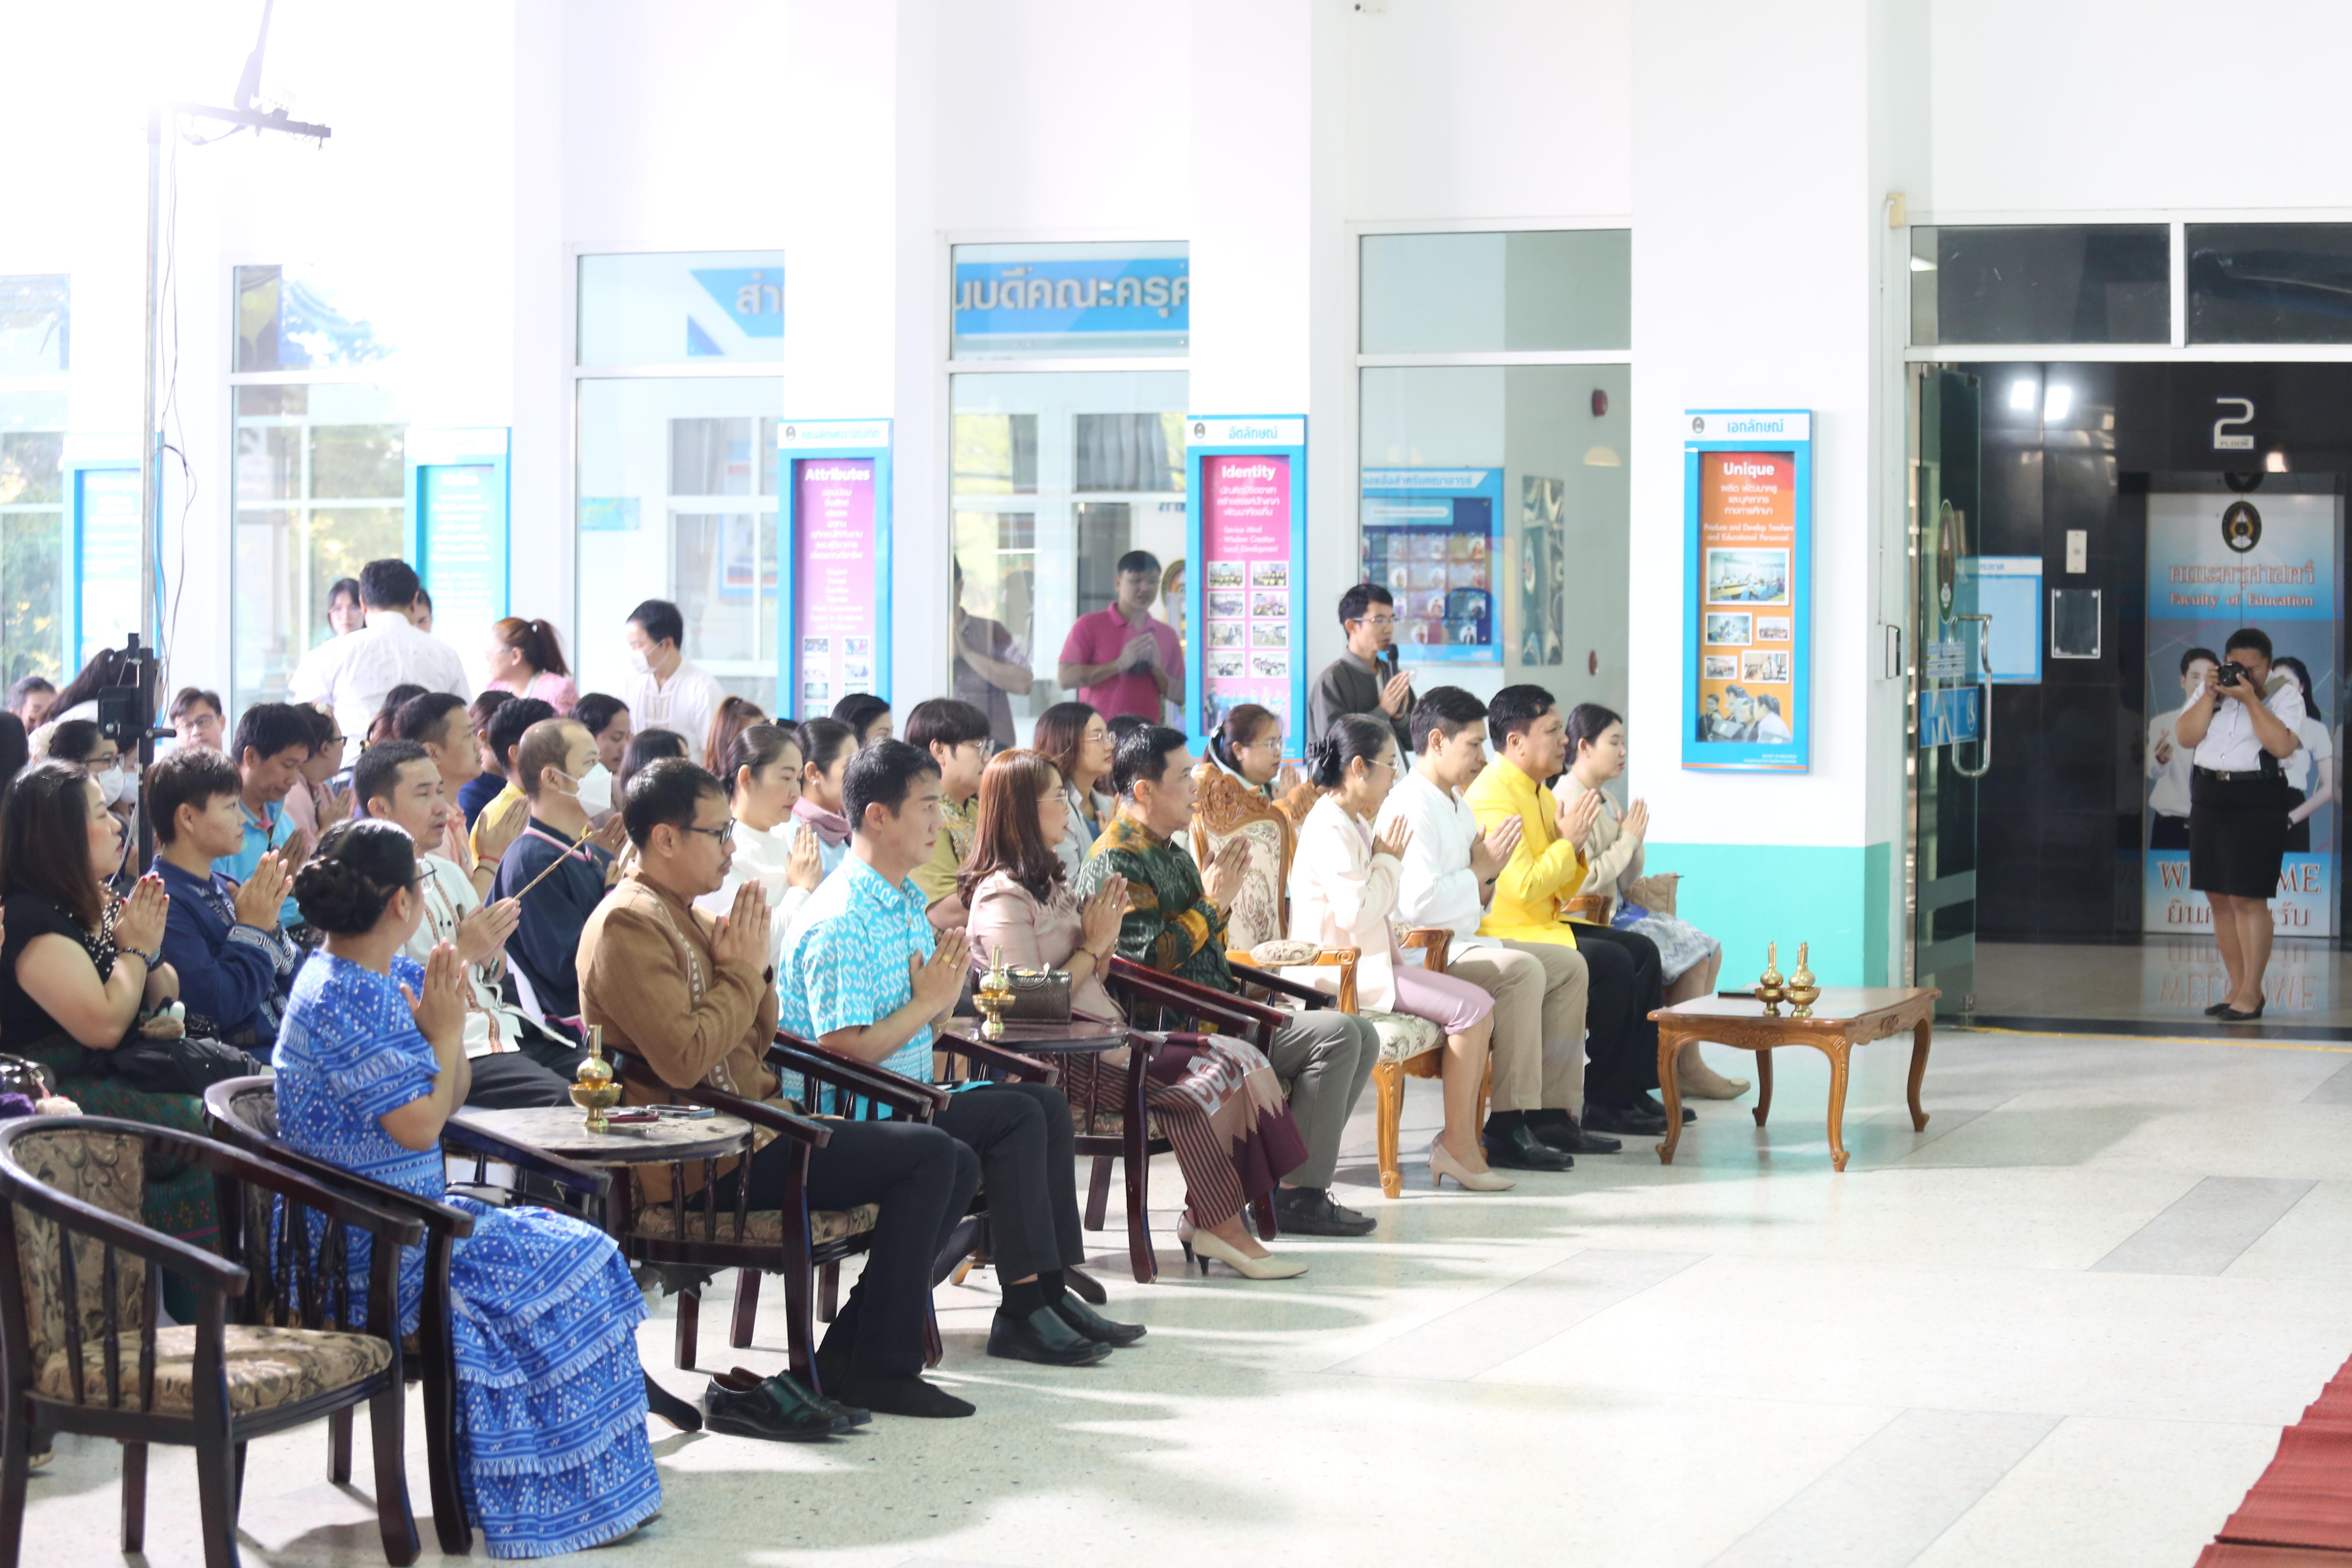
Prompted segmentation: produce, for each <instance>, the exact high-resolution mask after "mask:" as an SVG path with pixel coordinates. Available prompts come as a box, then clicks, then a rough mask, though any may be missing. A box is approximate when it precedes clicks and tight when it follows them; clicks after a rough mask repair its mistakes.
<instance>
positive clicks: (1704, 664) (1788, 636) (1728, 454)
mask: <svg viewBox="0 0 2352 1568" xmlns="http://www.w3.org/2000/svg"><path fill="white" fill-rule="evenodd" d="M1812 445H1813V444H1812V416H1811V413H1810V412H1809V411H1807V410H1804V409H1801V408H1798V409H1790V408H1774V409H1723V408H1691V409H1685V410H1684V412H1683V496H1684V501H1683V508H1684V550H1683V561H1684V565H1683V571H1684V581H1685V590H1684V616H1685V645H1686V653H1687V657H1686V663H1687V666H1688V668H1687V672H1686V674H1685V679H1684V689H1685V692H1686V693H1687V694H1688V695H1687V700H1686V705H1685V710H1684V714H1683V766H1685V767H1686V768H1732V769H1747V770H1752V771H1764V772H1781V773H1801V772H1803V771H1804V770H1805V768H1806V767H1807V766H1808V765H1809V760H1810V758H1811V743H1810V737H1811V728H1812V712H1811V686H1810V684H1809V678H1810V674H1811V671H1810V668H1809V667H1810V664H1811V652H1812V646H1811V645H1812V637H1811V611H1812V531H1813V530H1812V499H1813V498H1812V481H1813V458H1812Z"/></svg>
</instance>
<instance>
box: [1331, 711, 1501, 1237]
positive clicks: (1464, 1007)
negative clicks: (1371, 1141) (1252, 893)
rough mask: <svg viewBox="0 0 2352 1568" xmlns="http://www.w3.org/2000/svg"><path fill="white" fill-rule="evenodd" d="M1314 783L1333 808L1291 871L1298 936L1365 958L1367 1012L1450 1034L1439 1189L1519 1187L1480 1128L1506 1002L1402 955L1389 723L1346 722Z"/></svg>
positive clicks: (1399, 827) (1339, 725)
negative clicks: (1381, 826)
mask: <svg viewBox="0 0 2352 1568" xmlns="http://www.w3.org/2000/svg"><path fill="white" fill-rule="evenodd" d="M1396 780H1397V745H1396V732H1395V731H1393V730H1391V728H1390V727H1389V726H1388V725H1387V724H1386V723H1384V722H1382V721H1380V720H1375V719H1370V718H1367V717H1365V716H1364V715H1363V714H1360V713H1348V714H1342V715H1341V716H1340V717H1339V718H1337V719H1334V720H1333V721H1331V728H1330V730H1329V731H1328V733H1327V734H1325V735H1324V737H1323V738H1322V739H1321V740H1319V741H1310V742H1307V782H1308V783H1310V784H1314V785H1315V787H1316V788H1317V789H1318V790H1320V791H1322V798H1321V799H1319V800H1318V801H1317V802H1316V803H1315V806H1314V809H1313V810H1311V811H1309V812H1308V813H1307V820H1306V821H1305V822H1303V823H1301V824H1300V825H1299V828H1298V849H1297V853H1296V855H1294V856H1293V858H1292V859H1291V862H1290V932H1289V934H1290V936H1291V939H1292V940H1293V941H1297V942H1313V943H1315V944H1316V945H1317V946H1318V947H1352V948H1354V949H1356V950H1357V954H1358V956H1357V959H1356V1000H1357V1003H1358V1005H1360V1006H1363V1007H1367V1008H1370V1009H1372V1010H1374V1011H1376V1012H1383V1013H1404V1014H1409V1015H1410V1016H1413V1017H1416V1018H1426V1019H1428V1020H1429V1021H1430V1022H1431V1023H1433V1024H1435V1025H1436V1026H1438V1027H1439V1028H1440V1029H1442V1030H1444V1032H1445V1058H1444V1062H1443V1063H1442V1064H1441V1066H1440V1071H1439V1076H1440V1079H1441V1080H1442V1082H1443V1084H1444V1101H1445V1127H1444V1131H1441V1132H1440V1133H1439V1134H1438V1135H1437V1137H1436V1138H1435V1139H1433V1141H1432V1142H1431V1143H1430V1145H1429V1173H1430V1179H1431V1181H1432V1182H1436V1181H1439V1180H1441V1179H1442V1178H1444V1177H1446V1176H1451V1177H1453V1178H1454V1180H1455V1181H1456V1182H1458V1183H1460V1184H1462V1186H1463V1187H1465V1189H1467V1190H1468V1191H1471V1192H1474V1193H1499V1192H1503V1191H1505V1190H1507V1189H1508V1188H1509V1187H1511V1186H1512V1185H1513V1182H1512V1181H1511V1179H1510V1178H1509V1177H1508V1176H1499V1175H1496V1173H1494V1172H1493V1171H1492V1170H1490V1169H1489V1168H1488V1167H1487V1164H1486V1144H1485V1142H1484V1141H1483V1140H1482V1139H1481V1138H1480V1136H1479V1132H1480V1129H1479V1126H1478V1089H1479V1086H1480V1085H1481V1084H1482V1083H1483V1082H1484V1081H1485V1080H1486V1048H1487V1046H1488V1044H1489V1043H1490V1041H1491V1040H1492V1038H1493V1035H1494V1011H1495V999H1494V998H1493V997H1492V996H1489V995H1487V994H1486V992H1484V991H1482V990H1480V989H1479V988H1478V987H1477V986H1475V985H1473V984H1470V982H1468V981H1466V980H1457V979H1455V978H1454V976H1453V975H1450V974H1433V973H1430V972H1429V971H1427V970H1425V969H1422V968H1419V967H1415V966H1409V965H1407V964H1406V963H1405V962H1404V955H1403V953H1402V952H1401V951H1400V950H1399V949H1398V947H1397V942H1396V929H1395V926H1394V924H1393V922H1392V921H1391V917H1392V916H1393V915H1394V914H1395V913H1396V907H1397V892H1398V886H1399V880H1400V876H1401V873H1402V870H1403V865H1404V862H1403V856H1404V851H1405V848H1406V847H1407V846H1408V845H1409V844H1411V843H1412V829H1411V828H1410V827H1407V826H1404V824H1402V822H1398V823H1392V824H1391V825H1390V826H1389V827H1388V828H1387V829H1386V830H1385V832H1384V833H1383V834H1381V835H1380V836H1377V837H1376V836H1375V835H1374V833H1373V831H1372V823H1373V820H1374V819H1375V818H1376V817H1378V816H1380V810H1381V802H1382V801H1384V800H1386V799H1387V798H1388V795H1389V790H1390V788H1391V786H1393V785H1394V784H1395V783H1396ZM1286 974H1288V975H1289V976H1290V977H1292V978H1294V979H1297V980H1302V981H1305V982H1306V983H1307V984H1310V985H1315V986H1318V988H1321V989H1324V990H1337V989H1338V987H1339V978H1338V976H1339V971H1338V970H1336V969H1330V968H1315V969H1306V968H1299V969H1291V970H1287V971H1286Z"/></svg>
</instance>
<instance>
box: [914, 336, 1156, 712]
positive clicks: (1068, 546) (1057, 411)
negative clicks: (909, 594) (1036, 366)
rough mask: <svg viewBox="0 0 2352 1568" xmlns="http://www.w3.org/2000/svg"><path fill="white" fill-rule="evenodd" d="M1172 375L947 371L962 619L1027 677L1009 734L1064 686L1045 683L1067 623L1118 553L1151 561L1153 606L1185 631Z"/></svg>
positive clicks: (1104, 594) (1104, 596)
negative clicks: (1156, 575) (1006, 646)
mask: <svg viewBox="0 0 2352 1568" xmlns="http://www.w3.org/2000/svg"><path fill="white" fill-rule="evenodd" d="M1188 382H1189V377H1188V376H1187V375H1186V374H1185V373H1184V372H1182V371H1057V372H1052V373H1045V372H1036V373H1005V374H964V375H958V376H956V377H954V378H953V403H954V419H953V427H952V430H951V433H950V442H951V463H950V473H951V479H950V497H949V502H948V504H949V508H950V511H951V513H952V516H953V523H954V538H955V553H956V560H957V562H958V563H959V564H960V565H961V567H962V569H963V609H964V613H965V614H966V616H970V617H972V618H974V619H977V620H982V621H993V622H996V623H997V624H999V625H1001V626H1003V627H1004V629H1005V631H1006V633H1007V634H1009V637H1010V638H1011V644H1010V647H1011V651H1010V652H1009V654H1008V655H1007V656H1006V657H1007V658H1008V659H1009V661H1010V662H1013V663H1016V664H1026V665H1027V666H1028V667H1029V668H1030V671H1031V673H1032V675H1033V676H1034V680H1033V682H1032V684H1031V686H1030V688H1029V689H1028V690H1027V691H1026V692H1012V693H1009V694H1008V695H1009V697H1010V699H1011V702H1012V709H1013V726H1014V731H1015V733H1016V735H1017V736H1018V737H1019V738H1020V739H1021V740H1023V741H1026V740H1027V738H1028V736H1029V732H1030V730H1031V728H1032V726H1033V724H1034V721H1035V719H1036V717H1037V715H1038V714H1040V713H1042V712H1044V711H1045V710H1046V709H1047V708H1050V707H1052V706H1053V705H1054V704H1055V703H1056V702H1061V701H1065V700H1068V699H1069V698H1071V697H1072V696H1074V695H1076V694H1075V693H1073V692H1068V691H1065V690H1063V689H1062V688H1061V687H1060V686H1059V685H1058V684H1056V683H1055V679H1054V677H1055V666H1056V663H1057V662H1058V660H1059V658H1060V655H1061V651H1062V644H1063V643H1064V642H1065V641H1066V639H1067V638H1068V637H1069V635H1070V626H1071V624H1072V623H1073V622H1075V621H1076V619H1077V618H1078V617H1079V616H1083V615H1086V614H1087V613H1089V612H1091V611H1095V610H1099V609H1102V608H1104V607H1106V606H1108V605H1109V604H1110V602H1111V599H1112V597H1113V595H1114V591H1115V590H1114V584H1113V577H1114V576H1115V571H1114V569H1115V567H1116V566H1117V563H1118V558H1119V557H1120V556H1121V555H1124V554H1125V553H1127V552H1129V551H1130V550H1148V551H1150V552H1152V553H1153V554H1154V555H1157V556H1158V557H1159V558H1160V562H1161V563H1162V567H1163V578H1162V588H1163V591H1162V595H1161V599H1160V604H1159V605H1157V606H1156V607H1155V609H1154V611H1153V613H1154V614H1155V615H1158V616H1160V618H1161V619H1163V620H1166V621H1169V622H1170V623H1171V624H1172V625H1173V626H1175V627H1176V633H1177V636H1178V637H1180V638H1181V637H1183V635H1184V611H1183V604H1182V601H1181V596H1180V595H1181V578H1180V577H1179V576H1178V574H1177V573H1176V571H1175V567H1176V566H1177V564H1178V563H1180V562H1181V560H1182V559H1183V555H1184V548H1185V544H1184V395H1185V388H1186V385H1187V384H1188Z"/></svg>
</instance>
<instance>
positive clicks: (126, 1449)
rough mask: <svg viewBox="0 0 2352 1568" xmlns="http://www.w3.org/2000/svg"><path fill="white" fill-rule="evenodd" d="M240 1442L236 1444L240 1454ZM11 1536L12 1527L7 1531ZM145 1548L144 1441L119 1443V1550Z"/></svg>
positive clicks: (129, 1550)
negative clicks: (120, 1507) (120, 1521)
mask: <svg viewBox="0 0 2352 1568" xmlns="http://www.w3.org/2000/svg"><path fill="white" fill-rule="evenodd" d="M237 1447H238V1451H239V1453H240V1454H242V1453H243V1450H244V1447H245V1446H244V1445H243V1444H241V1443H240V1444H239V1445H237ZM10 1534H11V1536H12V1537H13V1536H14V1534H15V1531H14V1530H13V1529H11V1531H10ZM146 1549H147V1445H146V1444H144V1443H125V1444H123V1445H122V1554H123V1555H124V1556H125V1557H128V1556H130V1555H131V1553H132V1552H144V1551H145V1550H146Z"/></svg>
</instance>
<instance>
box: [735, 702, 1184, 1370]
mask: <svg viewBox="0 0 2352 1568" xmlns="http://www.w3.org/2000/svg"><path fill="white" fill-rule="evenodd" d="M842 791H843V798H844V808H845V811H846V813H847V815H848V817H849V823H850V834H851V837H850V841H849V858H847V859H845V860H844V861H843V862H842V864H841V868H840V869H839V870H837V871H835V873H834V874H833V875H832V876H831V877H829V878H827V879H825V882H824V886H823V887H821V888H819V889H817V891H816V896H815V897H814V898H812V899H811V900H809V901H808V905H807V907H806V908H805V909H804V910H803V911H802V919H801V929H800V931H799V932H798V933H797V934H796V935H795V936H794V937H793V940H792V941H791V942H787V943H785V945H784V956H783V962H782V967H781V970H780V973H779V974H778V976H777V980H778V985H779V988H780V990H781V992H782V997H783V1006H782V1025H783V1026H784V1028H785V1029H787V1030H788V1031H790V1032H791V1033H793V1034H795V1035H799V1036H801V1037H803V1038H805V1039H811V1040H814V1041H816V1042H817V1043H818V1044H820V1045H822V1046H824V1047H826V1048H827V1049H830V1050H835V1051H840V1052H843V1053H845V1054H846V1055H849V1056H852V1057H856V1058H858V1059H859V1060H861V1061H866V1062H871V1063H874V1064H876V1065H877V1066H879V1067H882V1068H887V1069H888V1070H889V1071H891V1072H895V1073H898V1075H900V1076H901V1077H904V1078H911V1079H917V1080H919V1081H921V1082H925V1083H928V1082H929V1081H930V1079H931V1044H932V1039H933V1036H934V1032H935V1031H936V1029H937V1028H938V1027H939V1026H940V1023H941V1022H942V1021H944V1020H945V1019H946V1017H947V1016H948V1014H949V1013H950V1011H951V1010H952V1009H953V1008H954V1006H955V1004H956V998H957V997H958V996H959V995H960V994H961V991H962V988H963V977H964V972H965V969H966V967H967V965H968V963H969V962H970V948H969V945H968V943H967V942H966V940H965V934H964V932H963V931H961V930H957V929H952V928H951V929H949V930H946V931H934V930H933V927H932V924H931V922H930V921H929V919H928V918H926V916H925V913H924V910H925V908H926V906H927V905H928V904H929V899H927V898H926V897H925V895H924V893H923V891H922V889H920V888H919V887H917V886H916V884H915V882H914V880H913V879H912V873H913V872H914V870H915V868H917V867H919V866H921V865H922V864H923V863H924V862H925V861H927V860H928V859H929V858H930V855H931V850H932V847H933V846H934V845H935V844H936V843H937V842H938V840H939V837H940V831H941V823H942V816H943V813H942V800H943V797H944V787H943V785H942V784H941V782H940V763H939V762H938V761H937V760H935V759H934V758H933V757H932V756H931V755H929V754H928V753H926V752H920V751H918V750H916V749H915V748H914V747H913V746H910V745H908V744H907V743H906V742H901V741H883V742H877V743H876V744H874V745H872V746H869V747H867V748H866V750H864V751H862V752H858V753H857V756H856V758H855V759H854V760H853V761H852V762H851V763H850V764H849V772H848V773H847V775H846V777H845V779H844V781H843V784H842ZM755 896H756V894H755ZM954 1088H955V1090H956V1092H955V1093H954V1095H953V1096H952V1097H951V1098H950V1100H949V1101H948V1104H947V1107H946V1109H944V1110H941V1111H940V1113H939V1114H938V1115H937V1116H936V1117H934V1118H933V1119H932V1124H933V1125H934V1126H936V1127H938V1128H939V1129H940V1131H944V1132H946V1133H948V1134H950V1136H951V1137H953V1138H955V1139H956V1140H957V1141H958V1142H961V1143H962V1144H964V1145H965V1146H966V1147H968V1148H969V1149H970V1150H971V1152H973V1153H975V1154H977V1155H978V1156H979V1163H980V1171H981V1173H982V1179H983V1181H984V1182H985V1184H986V1185H987V1189H988V1215H989V1235H990V1238H991V1244H992V1258H993V1260H994V1262H995V1264H996V1267H997V1269H998V1271H999V1273H1000V1275H1001V1276H1002V1278H1003V1279H1004V1281H1005V1285H1004V1299H1003V1303H1002V1304H1001V1305H1000V1306H999V1307H998V1308H997V1310H996V1317H995V1321H993V1322H992V1324H991V1325H990V1328H989V1335H988V1353H989V1354H991V1355H992V1356H1001V1357H1005V1358H1008V1359H1012V1360H1017V1361H1029V1362H1038V1363H1044V1364H1045V1365H1049V1366H1090V1365H1093V1364H1094V1363H1097V1362H1099V1361H1101V1360H1103V1359H1104V1358H1105V1357H1106V1356H1108V1354H1109V1353H1110V1351H1111V1347H1112V1346H1113V1345H1115V1344H1130V1343H1132V1342H1135V1341H1136V1340H1139V1339H1140V1338H1141V1337H1142V1334H1143V1331H1142V1330H1141V1329H1140V1328H1139V1327H1136V1326H1134V1325H1131V1324H1125V1323H1115V1322H1112V1321H1110V1320H1108V1319H1107V1318H1104V1317H1102V1316H1101V1315H1100V1314H1098V1313H1097V1312H1096V1311H1094V1310H1093V1309H1091V1308H1089V1307H1087V1305H1086V1304H1085V1303H1084V1302H1082V1301H1080V1300H1078V1299H1077V1297H1076V1296H1075V1295H1074V1294H1072V1293H1070V1292H1069V1291H1068V1290H1067V1289H1066V1286H1065V1283H1064V1281H1065V1277H1066V1273H1067V1271H1068V1270H1069V1269H1071V1268H1075V1267H1076V1265H1077V1264H1078V1263H1079V1262H1081V1261H1082V1260H1083V1259H1084V1258H1085V1257H1086V1243H1085V1240H1084V1238H1083V1237H1082V1236H1081V1233H1080V1231H1079V1226H1078V1193H1077V1183H1076V1163H1075V1156H1074V1154H1073V1152H1072V1148H1071V1128H1070V1102H1069V1101H1068V1100H1066V1099H1065V1098H1064V1097H1063V1094H1062V1091H1061V1090H1059V1089H1055V1088H1053V1087H1052V1086H1050V1085H1047V1084H1039V1083H967V1084H958V1085H956V1086H954ZM786 1092H788V1093H790V1092H793V1091H792V1089H791V1088H790V1087H789V1086H788V1087H787V1090H786Z"/></svg>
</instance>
